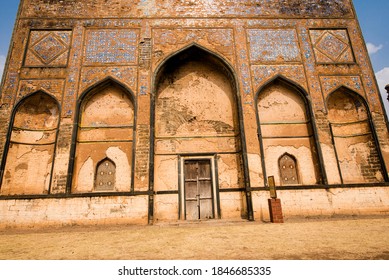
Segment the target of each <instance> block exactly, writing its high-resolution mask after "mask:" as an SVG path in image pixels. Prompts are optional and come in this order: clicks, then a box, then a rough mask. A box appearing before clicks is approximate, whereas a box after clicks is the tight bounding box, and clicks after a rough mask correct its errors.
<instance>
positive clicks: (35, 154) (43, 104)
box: [0, 90, 61, 195]
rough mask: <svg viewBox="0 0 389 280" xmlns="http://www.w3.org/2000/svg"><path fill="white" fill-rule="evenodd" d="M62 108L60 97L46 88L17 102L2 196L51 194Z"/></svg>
mask: <svg viewBox="0 0 389 280" xmlns="http://www.w3.org/2000/svg"><path fill="white" fill-rule="evenodd" d="M60 110H61V108H60V105H59V102H58V100H57V99H56V98H55V97H54V96H52V95H50V94H48V93H47V92H45V91H43V90H39V91H36V92H33V93H31V94H29V95H26V96H24V97H23V98H22V99H21V100H20V101H19V102H18V103H17V104H16V105H15V107H14V109H13V112H12V114H11V121H10V125H9V129H8V134H7V142H6V146H5V151H4V157H3V160H2V163H1V176H0V186H1V195H46V194H49V193H50V187H51V181H52V174H53V167H54V161H55V153H56V143H57V136H58V128H59V122H60Z"/></svg>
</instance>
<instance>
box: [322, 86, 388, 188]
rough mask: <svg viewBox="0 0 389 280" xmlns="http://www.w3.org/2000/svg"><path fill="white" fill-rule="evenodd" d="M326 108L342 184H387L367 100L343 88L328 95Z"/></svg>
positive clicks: (385, 172)
mask: <svg viewBox="0 0 389 280" xmlns="http://www.w3.org/2000/svg"><path fill="white" fill-rule="evenodd" d="M326 106H327V114H328V121H329V125H330V131H331V137H332V142H333V143H334V152H335V157H336V161H337V166H338V171H339V175H340V180H341V183H342V184H363V183H380V182H387V181H388V176H387V171H386V167H385V164H384V162H383V157H382V153H381V149H380V146H379V141H378V137H377V135H376V132H375V128H374V124H373V121H372V117H371V112H370V109H369V106H368V103H367V102H366V100H365V98H364V97H363V96H361V95H360V94H359V93H357V92H355V91H353V90H351V89H350V88H348V87H346V86H340V87H338V88H337V89H335V90H334V91H332V92H331V93H330V94H329V95H328V96H327V98H326Z"/></svg>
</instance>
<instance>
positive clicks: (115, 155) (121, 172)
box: [106, 147, 131, 191]
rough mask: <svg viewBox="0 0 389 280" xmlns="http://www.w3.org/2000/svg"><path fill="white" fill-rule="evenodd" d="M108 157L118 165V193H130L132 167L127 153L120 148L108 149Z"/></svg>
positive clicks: (116, 186)
mask: <svg viewBox="0 0 389 280" xmlns="http://www.w3.org/2000/svg"><path fill="white" fill-rule="evenodd" d="M106 154H107V157H108V158H110V159H111V160H112V161H113V162H114V163H115V165H116V184H115V188H116V190H117V191H130V188H131V166H130V164H129V163H128V158H127V155H126V153H125V152H123V151H122V150H121V149H120V148H118V147H110V148H108V150H107V152H106Z"/></svg>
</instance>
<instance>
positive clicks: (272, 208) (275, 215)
mask: <svg viewBox="0 0 389 280" xmlns="http://www.w3.org/2000/svg"><path fill="white" fill-rule="evenodd" d="M268 182H269V189H270V197H271V198H269V199H268V203H269V212H270V221H271V222H272V223H283V222H284V217H283V215H282V207H281V199H279V198H277V191H276V185H275V181H274V176H270V177H269V178H268Z"/></svg>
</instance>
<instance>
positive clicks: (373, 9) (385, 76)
mask: <svg viewBox="0 0 389 280" xmlns="http://www.w3.org/2000/svg"><path fill="white" fill-rule="evenodd" d="M0 2H1V9H0V76H1V73H2V68H3V64H4V62H5V57H6V56H7V53H8V46H9V41H10V38H11V34H12V29H13V24H14V21H15V16H16V13H17V8H18V3H19V1H16V0H0ZM354 6H355V9H356V11H357V15H358V18H359V22H360V25H361V28H362V32H363V35H364V37H365V40H366V42H367V43H368V45H369V50H370V57H371V60H372V64H373V68H374V71H375V73H376V77H377V81H378V84H379V86H380V89H381V91H382V93H383V97H384V101H386V92H385V90H384V86H385V85H386V84H389V32H388V26H389V16H388V12H389V1H388V0H369V1H368V0H354ZM385 103H386V104H388V107H389V102H385Z"/></svg>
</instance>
